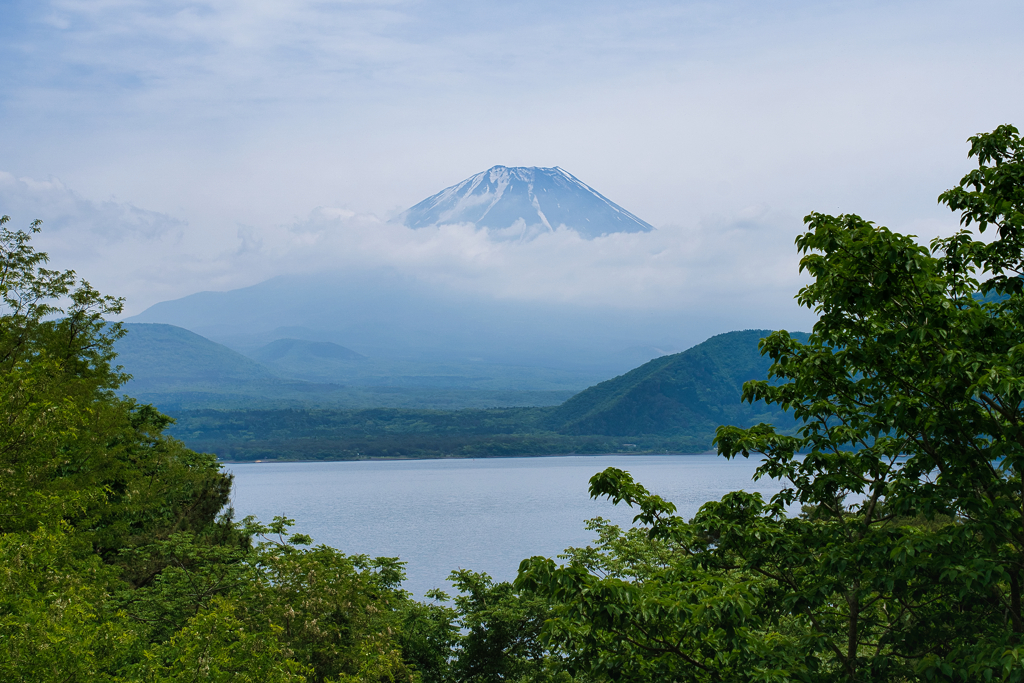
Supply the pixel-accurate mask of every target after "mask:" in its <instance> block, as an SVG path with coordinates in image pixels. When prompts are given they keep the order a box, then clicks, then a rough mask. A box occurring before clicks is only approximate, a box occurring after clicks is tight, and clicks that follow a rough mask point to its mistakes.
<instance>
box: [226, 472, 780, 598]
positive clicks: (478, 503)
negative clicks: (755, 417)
mask: <svg viewBox="0 0 1024 683" xmlns="http://www.w3.org/2000/svg"><path fill="white" fill-rule="evenodd" d="M606 467H618V468H621V469H624V470H626V471H628V472H630V473H631V474H632V475H633V476H634V478H635V479H636V480H637V481H639V482H640V483H642V484H643V485H644V486H646V487H647V488H648V489H649V490H651V491H652V492H654V493H657V494H659V495H661V496H662V497H664V498H666V499H667V500H670V501H672V502H673V503H675V504H676V506H677V507H678V508H679V514H680V515H682V516H683V517H685V518H686V519H689V518H690V517H692V516H693V514H694V513H695V512H696V511H697V509H698V508H699V507H700V506H701V505H702V504H703V503H705V502H706V501H709V500H717V499H719V498H721V497H722V496H723V495H724V494H726V493H728V492H729V491H736V490H739V489H743V490H746V491H759V492H761V493H762V495H764V496H765V497H766V498H768V497H770V496H771V495H772V494H774V493H775V492H777V491H778V490H779V488H780V485H779V483H778V482H775V481H772V480H768V479H762V480H760V481H757V482H754V481H752V480H751V477H752V475H753V473H754V469H755V467H756V462H754V461H748V460H743V459H740V460H733V461H728V460H725V459H724V458H722V457H720V456H717V455H655V456H639V455H636V456H630V455H589V456H588V455H579V456H561V457H540V458H538V457H534V458H485V459H453V460H392V461H379V460H377V461H362V462H302V463H253V464H231V465H227V466H226V469H228V470H229V471H230V472H232V473H233V474H234V475H235V486H234V494H233V496H232V504H233V505H234V507H235V513H236V516H237V517H238V518H241V517H244V516H246V515H255V516H257V517H258V518H260V519H261V520H262V521H264V522H269V521H270V520H271V519H272V518H273V517H274V516H275V515H284V516H286V517H290V518H292V519H295V520H296V525H295V531H297V532H302V533H307V534H309V535H310V536H312V537H313V539H314V541H315V542H316V543H325V544H327V545H329V546H332V547H335V548H338V549H339V550H341V551H342V552H345V553H349V554H355V553H365V554H367V555H371V556H375V557H376V556H386V557H395V556H397V557H400V558H401V559H402V560H404V561H405V562H407V567H406V568H407V572H408V580H407V581H406V583H405V588H406V589H407V590H410V591H412V593H413V594H414V595H416V596H417V597H422V595H423V593H424V591H426V590H428V589H430V588H437V587H439V588H444V589H445V590H449V588H450V586H449V584H448V583H447V581H446V577H447V576H448V574H449V572H451V571H452V570H453V569H456V568H466V569H473V570H476V571H485V572H487V573H488V574H490V575H491V576H493V577H495V578H496V579H499V580H510V579H513V578H515V574H516V569H517V568H518V567H519V562H520V561H521V560H522V559H523V558H526V557H531V556H533V555H544V556H547V557H555V556H556V555H558V554H559V553H561V552H562V551H563V550H564V549H565V548H567V547H570V546H585V545H587V544H588V543H591V542H592V541H593V534H592V533H591V532H589V531H587V530H586V528H585V527H584V521H585V520H587V519H590V518H592V517H598V516H600V517H605V518H606V519H610V520H612V521H614V522H616V523H618V524H621V525H623V526H627V525H629V524H630V522H631V520H632V518H633V516H634V515H635V514H636V510H631V509H630V508H628V507H626V506H624V505H619V506H613V505H612V504H611V503H609V502H608V501H606V500H592V499H591V498H590V497H589V495H588V493H587V486H588V480H589V479H590V477H591V476H593V475H594V474H595V473H597V472H599V471H601V470H603V469H604V468H606Z"/></svg>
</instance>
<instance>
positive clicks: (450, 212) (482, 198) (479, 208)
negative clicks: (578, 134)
mask: <svg viewBox="0 0 1024 683" xmlns="http://www.w3.org/2000/svg"><path fill="white" fill-rule="evenodd" d="M399 220H400V221H401V222H402V223H403V224H404V225H406V226H407V227H410V228H425V227H428V226H431V225H440V224H444V223H471V224H473V225H474V226H476V227H478V228H489V229H490V230H493V231H496V232H497V233H499V234H503V235H504V236H506V237H529V236H534V235H536V234H537V233H540V232H553V231H554V230H555V229H556V228H558V227H560V226H565V227H567V228H571V229H573V230H575V231H576V232H578V233H579V234H580V235H582V236H583V237H585V238H588V239H592V238H594V237H600V236H601V235H604V234H607V233H613V232H648V231H650V230H653V229H654V227H653V226H652V225H651V224H650V223H647V222H646V221H643V220H641V219H639V218H637V217H636V216H634V215H633V214H631V213H630V212H629V211H626V210H625V209H623V208H622V207H621V206H619V205H618V204H616V203H615V202H613V201H612V200H610V199H608V198H607V197H605V196H604V195H603V194H601V193H600V192H598V191H597V190H595V189H594V188H592V187H590V186H589V185H587V184H586V183H584V182H582V181H581V180H579V179H578V178H576V176H574V175H572V174H571V173H569V172H568V171H565V170H563V169H561V168H559V167H557V166H555V167H554V168H543V167H539V166H513V167H509V166H493V167H491V168H490V169H488V170H486V171H484V172H482V173H477V174H476V175H474V176H472V177H470V178H467V179H466V180H463V181H462V182H461V183H459V184H457V185H452V186H451V187H449V188H447V189H444V190H442V191H440V192H438V193H437V194H435V195H434V196H432V197H428V198H427V199H424V200H423V201H422V202H420V203H419V204H417V205H416V206H414V207H412V208H411V209H408V210H407V211H405V213H403V214H401V216H399Z"/></svg>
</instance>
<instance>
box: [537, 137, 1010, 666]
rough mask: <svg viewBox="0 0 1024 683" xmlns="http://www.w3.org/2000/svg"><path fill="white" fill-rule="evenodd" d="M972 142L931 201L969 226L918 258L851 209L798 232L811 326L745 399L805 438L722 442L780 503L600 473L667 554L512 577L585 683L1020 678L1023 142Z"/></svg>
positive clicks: (904, 239) (782, 346)
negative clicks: (543, 599) (582, 648)
mask: <svg viewBox="0 0 1024 683" xmlns="http://www.w3.org/2000/svg"><path fill="white" fill-rule="evenodd" d="M970 142H971V151H970V155H971V157H973V158H976V159H977V162H978V168H977V169H975V170H974V171H972V172H971V173H969V174H968V175H966V176H965V177H964V178H963V180H962V181H961V182H960V184H959V185H958V186H957V187H956V188H954V189H952V190H949V191H948V192H945V193H943V194H942V195H941V196H940V201H941V202H943V203H945V204H946V205H948V206H949V207H950V208H951V209H953V210H956V211H960V212H961V222H962V224H963V225H964V229H962V230H961V231H960V232H958V233H957V234H956V235H954V236H953V237H950V238H946V239H937V240H935V241H933V242H932V243H931V248H930V249H928V248H925V247H922V246H921V245H919V244H918V243H917V242H916V240H915V239H914V238H913V237H911V236H906V235H900V234H897V233H894V232H892V231H890V230H888V229H886V228H883V227H880V226H877V225H874V224H872V223H870V222H868V221H865V220H863V219H861V218H860V217H858V216H854V215H843V216H835V217H833V216H827V215H823V214H817V213H815V214H811V215H810V216H808V217H807V218H806V224H807V231H806V232H805V233H804V234H802V235H801V236H800V237H799V238H798V239H797V246H798V248H799V249H800V250H801V251H802V252H803V253H804V256H803V259H802V261H801V269H803V270H806V271H807V272H809V273H810V275H811V276H812V278H813V282H812V283H811V284H810V285H808V286H807V287H805V288H803V289H802V290H801V291H800V294H799V296H798V300H799V302H800V303H801V304H802V305H804V306H806V307H808V308H811V309H813V310H815V311H816V312H817V313H818V315H819V320H818V322H817V323H816V324H815V326H814V329H813V333H812V334H811V336H810V338H809V339H808V340H807V342H806V343H801V342H800V341H798V340H796V339H793V338H792V337H791V336H790V335H789V334H788V333H786V332H784V331H783V332H777V333H774V334H772V335H771V336H769V337H767V338H766V339H764V340H763V341H762V343H761V348H762V352H763V353H765V354H767V355H768V356H769V357H770V358H771V360H772V361H773V364H772V366H771V370H770V372H769V377H768V379H766V380H764V381H758V382H751V383H748V384H747V385H746V386H745V388H744V397H745V399H746V400H749V401H756V400H762V401H765V402H766V403H768V404H772V405H777V406H780V407H782V408H784V409H785V410H787V411H790V412H791V413H792V414H793V415H794V416H795V417H796V418H797V419H798V421H799V423H800V424H801V428H800V430H799V432H798V433H797V434H796V435H795V436H787V435H784V434H780V433H778V432H777V431H776V430H775V429H774V428H773V427H771V426H770V425H765V424H762V425H758V426H756V427H753V428H750V429H740V428H736V427H722V428H720V429H719V430H718V435H717V439H716V443H717V445H718V449H719V452H720V453H721V454H722V455H724V456H726V457H736V456H744V457H747V456H749V455H751V454H754V453H758V454H762V455H763V458H764V459H763V461H762V463H761V465H760V466H759V468H758V476H771V477H775V478H779V479H783V480H787V481H788V486H787V487H786V488H785V489H784V490H783V491H782V492H781V493H780V494H778V495H777V496H775V497H774V498H773V500H772V501H771V502H765V501H763V500H761V499H760V497H759V496H756V495H749V494H745V493H742V492H739V493H734V494H730V495H729V496H726V497H725V498H724V499H723V500H721V501H718V502H714V503H709V504H707V505H705V506H704V507H703V508H702V509H701V511H700V512H699V513H698V515H697V516H696V517H695V518H694V519H693V520H691V521H690V522H688V523H687V522H684V521H683V520H681V519H679V518H678V517H676V516H675V515H674V514H673V513H674V508H673V507H672V506H671V505H670V504H668V503H666V502H665V501H662V500H660V499H659V498H657V497H656V496H652V495H651V494H650V493H649V492H647V491H646V490H645V489H643V487H641V486H639V485H638V484H636V483H635V482H633V481H632V479H631V478H630V477H629V476H628V475H627V474H626V473H624V472H619V471H611V470H610V471H606V472H604V473H602V474H600V475H598V476H597V477H595V478H594V479H593V480H592V484H591V493H592V494H593V495H606V496H609V497H611V498H612V499H613V500H615V501H616V502H619V501H622V502H626V503H629V504H632V505H637V506H639V508H640V514H639V515H638V521H639V522H641V523H643V524H644V525H645V528H646V530H647V533H648V536H649V538H650V540H651V542H652V543H653V542H655V541H657V542H658V543H665V544H668V547H669V548H670V549H671V551H672V552H671V553H670V556H668V557H665V558H661V559H659V561H658V562H657V563H655V565H654V567H653V568H652V569H651V570H650V572H649V573H648V574H646V575H643V576H638V577H636V578H635V579H634V580H632V581H622V580H620V579H618V578H616V577H614V576H601V575H600V574H596V573H594V572H592V571H588V567H587V566H586V565H585V564H581V563H580V562H572V563H570V564H569V565H568V566H565V567H556V566H554V564H553V563H551V562H549V561H547V562H546V561H542V560H539V559H535V560H533V561H530V562H527V563H525V564H524V566H523V568H522V571H521V576H520V582H521V583H522V584H523V585H530V586H533V587H535V588H536V589H538V590H544V591H546V592H547V594H548V595H549V596H551V597H552V598H553V599H555V600H558V601H560V602H561V604H562V607H561V608H560V610H561V614H560V617H559V620H557V621H556V622H555V627H553V628H552V631H551V633H552V634H554V635H555V636H556V637H560V638H562V639H563V640H568V639H569V638H571V637H578V638H583V639H584V643H585V645H586V646H587V647H588V648H589V650H586V653H587V659H586V663H587V664H588V665H589V666H590V667H592V669H593V670H594V671H595V672H596V673H599V674H601V675H604V676H606V677H608V678H613V679H617V680H624V679H625V676H623V675H620V674H629V675H643V674H646V673H649V672H650V671H651V670H652V669H651V667H656V666H662V667H664V669H663V671H665V672H671V675H672V676H673V677H675V678H677V679H679V680H694V681H704V680H707V681H713V680H804V681H833V680H844V681H885V680H891V681H900V680H956V681H977V680H990V679H993V678H996V679H1004V680H1012V681H1018V680H1022V679H1024V666H1022V664H1021V663H1020V658H1021V656H1022V655H1024V615H1022V612H1021V609H1022V607H1021V590H1022V581H1024V479H1022V469H1024V430H1022V428H1024V419H1022V418H1024V414H1022V408H1024V404H1022V400H1024V294H1022V287H1021V279H1020V277H1019V276H1020V274H1021V273H1022V272H1024V143H1022V140H1021V138H1020V136H1019V133H1018V131H1017V130H1016V129H1015V128H1013V127H1012V126H1001V127H999V128H997V129H996V130H995V131H993V132H992V133H988V134H983V135H978V136H975V137H973V138H971V140H970ZM971 226H976V227H977V229H978V230H979V231H980V232H985V231H986V230H988V229H989V228H994V229H995V230H994V231H995V233H996V235H995V238H994V239H992V240H991V241H989V242H986V241H984V240H982V239H980V237H979V236H978V235H976V234H975V233H972V232H971V231H970V230H969V228H970V227H971ZM979 292H980V294H981V296H979ZM793 506H800V507H801V508H802V510H803V512H802V514H799V515H796V516H788V515H787V514H786V510H787V508H788V509H792V508H793ZM627 643H628V645H627Z"/></svg>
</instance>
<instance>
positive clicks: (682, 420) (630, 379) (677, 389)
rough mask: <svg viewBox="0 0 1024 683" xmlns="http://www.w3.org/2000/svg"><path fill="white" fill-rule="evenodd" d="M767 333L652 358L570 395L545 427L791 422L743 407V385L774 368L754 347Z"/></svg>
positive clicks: (627, 429) (734, 335)
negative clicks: (634, 367) (741, 398)
mask: <svg viewBox="0 0 1024 683" xmlns="http://www.w3.org/2000/svg"><path fill="white" fill-rule="evenodd" d="M769 333H770V330H743V331H740V332H728V333H726V334H720V335H718V336H715V337H712V338H710V339H708V340H707V341H705V342H703V343H701V344H698V345H697V346H694V347H693V348H690V349H688V350H686V351H683V352H682V353H677V354H673V355H671V356H663V357H661V358H656V359H655V360H652V361H650V362H649V363H646V364H644V365H641V366H640V367H639V368H636V369H635V370H632V371H630V372H627V373H626V374H624V375H620V376H619V377H616V378H614V379H610V380H608V381H606V382H601V383H600V384H598V385H596V386H593V387H591V388H590V389H587V390H586V391H583V392H580V393H579V394H577V395H575V396H573V397H572V398H571V399H569V400H568V401H566V402H565V403H563V404H562V405H561V406H559V407H558V408H556V409H554V410H553V411H552V412H551V414H550V416H549V418H548V420H549V422H548V425H549V427H550V428H551V429H554V430H557V431H558V432H561V433H563V434H594V435H608V436H641V435H653V434H657V435H663V436H669V435H684V434H685V435H693V434H713V433H714V430H715V428H716V427H718V426H719V425H722V424H735V425H740V426H749V425H752V424H757V423H758V422H771V423H773V424H776V425H779V426H782V425H785V424H788V423H791V419H790V418H787V417H786V415H785V414H784V413H782V412H781V411H780V410H777V409H776V408H775V407H774V406H773V407H768V406H765V405H763V404H760V403H758V404H754V405H750V404H747V403H743V402H741V401H740V396H741V395H742V390H743V383H744V382H746V381H748V380H751V379H763V378H765V377H766V376H767V373H768V368H769V366H770V365H771V361H770V360H769V359H768V358H766V357H763V356H761V354H760V352H759V350H758V347H757V344H758V341H759V340H760V339H761V338H762V337H765V336H766V335H768V334H769ZM794 336H796V337H798V338H800V339H806V335H805V334H803V333H795V334H794Z"/></svg>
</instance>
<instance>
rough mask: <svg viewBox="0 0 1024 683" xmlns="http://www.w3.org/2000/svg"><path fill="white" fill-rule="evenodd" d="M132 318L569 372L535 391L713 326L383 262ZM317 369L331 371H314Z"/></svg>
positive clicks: (231, 341) (639, 358)
mask: <svg viewBox="0 0 1024 683" xmlns="http://www.w3.org/2000/svg"><path fill="white" fill-rule="evenodd" d="M127 322H130V323H165V324H170V325H176V326H178V327H183V328H185V329H188V330H191V331H193V332H195V333H197V334H200V335H202V336H204V337H206V338H208V339H211V340H213V341H215V342H218V343H220V344H224V345H225V346H228V347H230V348H232V349H234V350H236V351H240V352H242V353H244V354H246V355H252V354H253V353H255V352H256V351H257V350H258V349H260V348H261V347H263V346H265V345H267V344H269V343H271V342H276V341H278V340H279V339H297V340H303V341H310V342H331V343H333V344H337V345H338V346H342V347H345V348H346V349H350V350H352V351H354V352H356V353H358V354H361V355H363V356H366V357H368V358H369V359H371V360H373V361H375V362H376V361H381V362H383V361H389V362H395V363H398V362H402V363H405V364H406V366H405V367H407V368H408V369H407V370H406V371H405V372H403V374H408V375H415V374H419V375H422V374H433V372H434V371H431V370H428V369H423V370H417V369H415V368H413V367H412V365H413V364H416V363H422V364H428V365H430V364H432V365H434V366H436V365H437V364H439V363H440V364H448V365H451V364H456V365H459V366H460V367H462V368H463V369H462V370H457V371H455V372H454V373H447V374H463V373H464V372H469V373H470V375H468V376H479V375H480V374H481V372H480V371H472V372H471V371H470V370H471V369H470V368H469V366H471V365H475V366H483V365H486V366H508V367H512V366H514V367H518V368H534V369H535V371H534V372H533V375H532V376H535V377H539V376H540V375H538V373H539V372H540V371H541V369H545V370H550V371H552V372H555V373H557V374H558V375H559V377H560V378H561V379H565V380H568V384H566V383H565V382H562V386H559V387H552V386H550V385H549V383H548V382H547V381H546V380H545V381H542V382H532V381H529V379H528V378H529V377H531V374H530V373H528V372H523V373H520V377H521V381H520V386H519V387H518V388H521V389H531V390H541V389H550V388H573V389H576V390H579V389H583V388H585V387H587V386H589V385H590V384H593V383H594V382H597V381H600V380H602V379H605V378H607V377H611V376H613V375H617V374H621V373H623V372H625V371H627V370H629V369H631V368H634V367H636V366H637V365H639V364H640V363H643V362H645V361H648V360H650V359H651V358H654V357H656V356H658V355H662V354H663V353H664V351H677V350H679V349H682V348H686V347H687V346H690V345H692V344H695V343H698V342H700V341H701V339H702V338H703V336H706V335H701V330H702V329H707V328H710V327H712V325H713V323H711V322H708V318H706V317H702V316H698V315H688V316H683V315H681V314H680V313H678V312H676V311H659V310H626V309H619V308H612V307H586V306H579V305H573V304H569V303H562V302H558V301H548V302H545V301H514V300H507V299H494V298H491V297H489V296H485V295H482V294H478V293H473V292H457V291H451V290H448V289H446V288H445V287H444V286H443V285H439V284H437V285H427V284H425V283H422V282H419V281H417V280H414V279H412V278H409V277H406V276H403V275H402V274H400V273H397V272H395V271H392V270H383V269H382V270H369V271H355V270H353V271H349V272H332V273H316V274H308V275H289V276H280V277H276V278H273V279H271V280H267V281H265V282H261V283H259V284H256V285H253V286H250V287H244V288H240V289H235V290H231V291H227V292H199V293H196V294H192V295H189V296H186V297H183V298H181V299H176V300H173V301H164V302H161V303H158V304H155V305H154V306H151V307H150V308H148V309H146V310H145V311H143V312H142V313H140V314H138V315H136V316H133V317H131V318H128V319H127ZM659 350H664V351H659ZM252 357H255V356H252ZM281 362H282V363H288V362H291V361H289V360H288V359H282V361H281ZM337 366H338V363H337V362H335V361H331V362H329V363H328V362H325V363H321V364H319V365H317V364H310V365H309V366H308V367H307V368H306V371H304V374H303V375H302V376H303V377H304V378H306V379H311V380H314V381H348V380H347V379H345V377H344V376H343V375H337V374H332V373H333V370H332V368H335V367H337ZM318 367H320V368H323V369H324V372H323V373H322V374H320V375H319V376H314V373H313V371H315V370H316V369H317V368H318ZM487 372H489V371H483V374H487Z"/></svg>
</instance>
